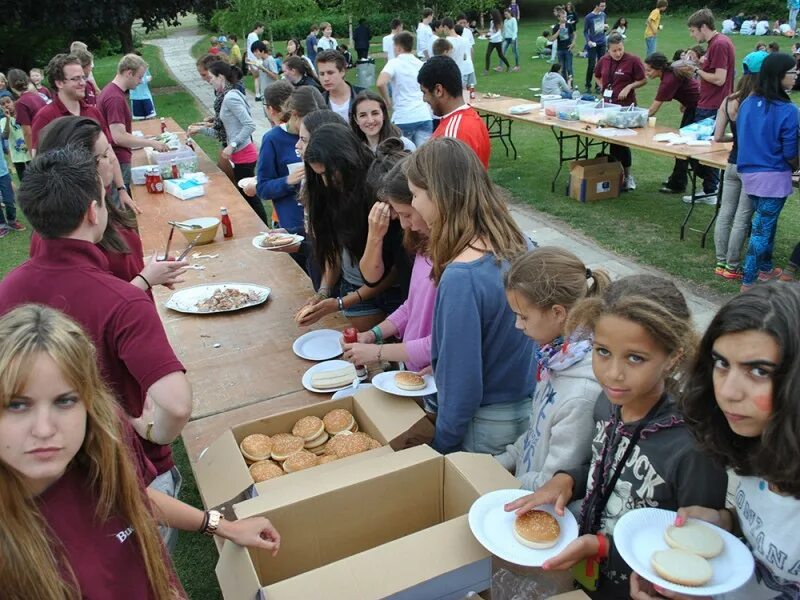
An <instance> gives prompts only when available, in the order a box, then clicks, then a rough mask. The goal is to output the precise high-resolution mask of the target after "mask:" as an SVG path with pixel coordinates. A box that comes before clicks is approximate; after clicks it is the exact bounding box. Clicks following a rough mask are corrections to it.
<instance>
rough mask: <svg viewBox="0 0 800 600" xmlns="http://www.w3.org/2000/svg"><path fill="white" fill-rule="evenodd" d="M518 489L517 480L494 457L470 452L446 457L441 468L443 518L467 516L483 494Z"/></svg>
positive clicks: (456, 453)
mask: <svg viewBox="0 0 800 600" xmlns="http://www.w3.org/2000/svg"><path fill="white" fill-rule="evenodd" d="M519 486H520V482H519V480H518V479H517V478H516V477H514V476H513V475H512V474H511V473H509V472H508V471H506V469H505V468H504V467H503V465H501V464H500V463H499V462H497V459H495V458H494V457H493V456H490V455H488V454H475V453H472V452H455V453H453V454H448V455H447V457H446V458H445V468H444V494H443V499H444V506H443V510H444V518H445V520H448V519H452V518H454V517H458V516H461V515H465V514H467V513H469V509H470V507H472V504H473V503H474V502H475V500H477V499H478V498H480V497H481V496H483V495H484V494H488V493H489V492H493V491H495V490H504V489H518V488H519Z"/></svg>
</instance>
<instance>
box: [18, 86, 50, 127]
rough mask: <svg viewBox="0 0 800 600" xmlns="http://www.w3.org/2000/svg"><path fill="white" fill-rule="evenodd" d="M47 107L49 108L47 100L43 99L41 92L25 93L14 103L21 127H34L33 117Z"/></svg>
mask: <svg viewBox="0 0 800 600" xmlns="http://www.w3.org/2000/svg"><path fill="white" fill-rule="evenodd" d="M45 106H47V100H45V99H44V98H42V96H41V94H39V92H25V93H24V94H22V95H21V96H20V97H19V100H17V101H16V102H15V103H14V108H15V109H16V111H17V123H19V124H20V125H32V124H33V117H35V116H36V113H37V112H39V110H40V109H42V108H44V107H45Z"/></svg>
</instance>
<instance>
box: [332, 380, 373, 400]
mask: <svg viewBox="0 0 800 600" xmlns="http://www.w3.org/2000/svg"><path fill="white" fill-rule="evenodd" d="M371 387H374V386H373V385H372V384H371V383H359V384H358V388H357V389H356V388H353V387H349V388H345V389H343V390H339V391H338V392H336V393H335V394H334V395H333V396H331V400H338V399H339V398H349V397H350V396H352V395H354V394H355V393H356V392H360V391H361V390H365V389H367V388H371Z"/></svg>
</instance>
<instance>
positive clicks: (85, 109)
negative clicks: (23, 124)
mask: <svg viewBox="0 0 800 600" xmlns="http://www.w3.org/2000/svg"><path fill="white" fill-rule="evenodd" d="M71 115H72V113H71V112H69V109H68V108H67V107H66V106H65V105H64V103H63V102H62V101H61V98H59V97H58V94H56V95H55V96H54V97H53V101H52V102H51V103H50V104H48V105H47V106H45V107H44V108H41V109H40V110H39V112H37V113H36V116H34V117H33V123H32V124H31V137H32V138H33V147H34V148H36V146H37V145H38V144H39V132H40V131H41V130H42V129H44V128H45V127H46V126H47V124H48V123H50V122H51V121H55V120H56V119H58V118H59V117H69V116H71ZM73 116H74V115H73ZM80 116H81V117H89V118H90V119H94V120H95V121H97V122H98V123H100V127H102V129H103V133H105V134H106V137H107V138H108V141H109V142H110V141H111V139H112V138H111V132H110V131H109V130H108V125H106V120H105V119H104V118H103V115H101V114H100V112H99V111H98V110H97V109H96V108H95V107H94V106H89V105H87V104H86V103H85V102H81V108H80Z"/></svg>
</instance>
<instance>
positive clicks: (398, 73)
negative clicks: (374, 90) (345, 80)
mask: <svg viewBox="0 0 800 600" xmlns="http://www.w3.org/2000/svg"><path fill="white" fill-rule="evenodd" d="M421 68H422V61H421V60H419V59H418V58H417V57H416V56H414V55H413V54H411V53H409V52H404V53H403V54H399V55H398V56H395V57H394V58H393V59H392V60H390V61H388V62H387V63H386V66H385V67H383V71H381V73H386V74H387V75H389V77H391V78H392V79H391V82H392V104H393V105H394V110H393V111H392V123H395V124H398V123H419V122H420V121H430V120H431V109H430V107H429V106H428V104H427V103H426V102H425V101H424V100H423V99H422V90H421V89H420V87H419V83H417V75H419V70H420V69H421Z"/></svg>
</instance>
